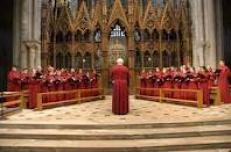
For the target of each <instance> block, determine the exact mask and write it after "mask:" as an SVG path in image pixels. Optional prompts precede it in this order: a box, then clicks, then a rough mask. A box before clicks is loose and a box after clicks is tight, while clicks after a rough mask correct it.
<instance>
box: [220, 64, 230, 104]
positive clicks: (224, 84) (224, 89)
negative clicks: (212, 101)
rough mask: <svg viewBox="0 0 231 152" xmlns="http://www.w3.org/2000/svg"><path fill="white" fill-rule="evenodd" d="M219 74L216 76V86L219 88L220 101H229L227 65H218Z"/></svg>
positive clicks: (228, 70)
mask: <svg viewBox="0 0 231 152" xmlns="http://www.w3.org/2000/svg"><path fill="white" fill-rule="evenodd" d="M220 70H221V71H220V75H219V78H218V87H219V89H220V94H221V101H222V102H224V103H231V95H230V90H229V81H228V78H229V76H230V69H229V68H228V67H227V66H221V67H220Z"/></svg>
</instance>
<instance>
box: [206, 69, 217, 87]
mask: <svg viewBox="0 0 231 152" xmlns="http://www.w3.org/2000/svg"><path fill="white" fill-rule="evenodd" d="M207 74H208V76H209V80H208V83H209V88H211V87H213V86H214V85H215V80H216V75H215V73H214V72H213V71H209V72H208V73H207Z"/></svg>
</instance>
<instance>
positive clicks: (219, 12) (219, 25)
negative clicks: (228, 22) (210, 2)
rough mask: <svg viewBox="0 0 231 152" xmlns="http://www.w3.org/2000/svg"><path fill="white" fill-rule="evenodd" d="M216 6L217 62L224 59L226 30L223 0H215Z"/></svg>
mask: <svg viewBox="0 0 231 152" xmlns="http://www.w3.org/2000/svg"><path fill="white" fill-rule="evenodd" d="M215 6H216V7H215V8H216V19H215V20H216V22H215V23H216V31H217V33H216V37H217V63H218V62H219V60H221V59H224V53H223V52H224V43H223V39H224V33H223V32H224V31H223V6H222V1H221V0H215Z"/></svg>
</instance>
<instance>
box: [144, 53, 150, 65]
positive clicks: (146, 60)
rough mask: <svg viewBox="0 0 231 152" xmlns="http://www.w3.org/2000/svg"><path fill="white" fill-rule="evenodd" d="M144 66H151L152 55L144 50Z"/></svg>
mask: <svg viewBox="0 0 231 152" xmlns="http://www.w3.org/2000/svg"><path fill="white" fill-rule="evenodd" d="M144 67H152V57H151V54H150V52H149V51H145V52H144Z"/></svg>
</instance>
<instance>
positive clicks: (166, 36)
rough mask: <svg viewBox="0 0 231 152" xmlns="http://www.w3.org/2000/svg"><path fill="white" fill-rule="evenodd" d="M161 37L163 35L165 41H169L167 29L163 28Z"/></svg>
mask: <svg viewBox="0 0 231 152" xmlns="http://www.w3.org/2000/svg"><path fill="white" fill-rule="evenodd" d="M161 37H162V40H163V41H167V40H168V32H167V30H166V29H163V30H162V33H161Z"/></svg>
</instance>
